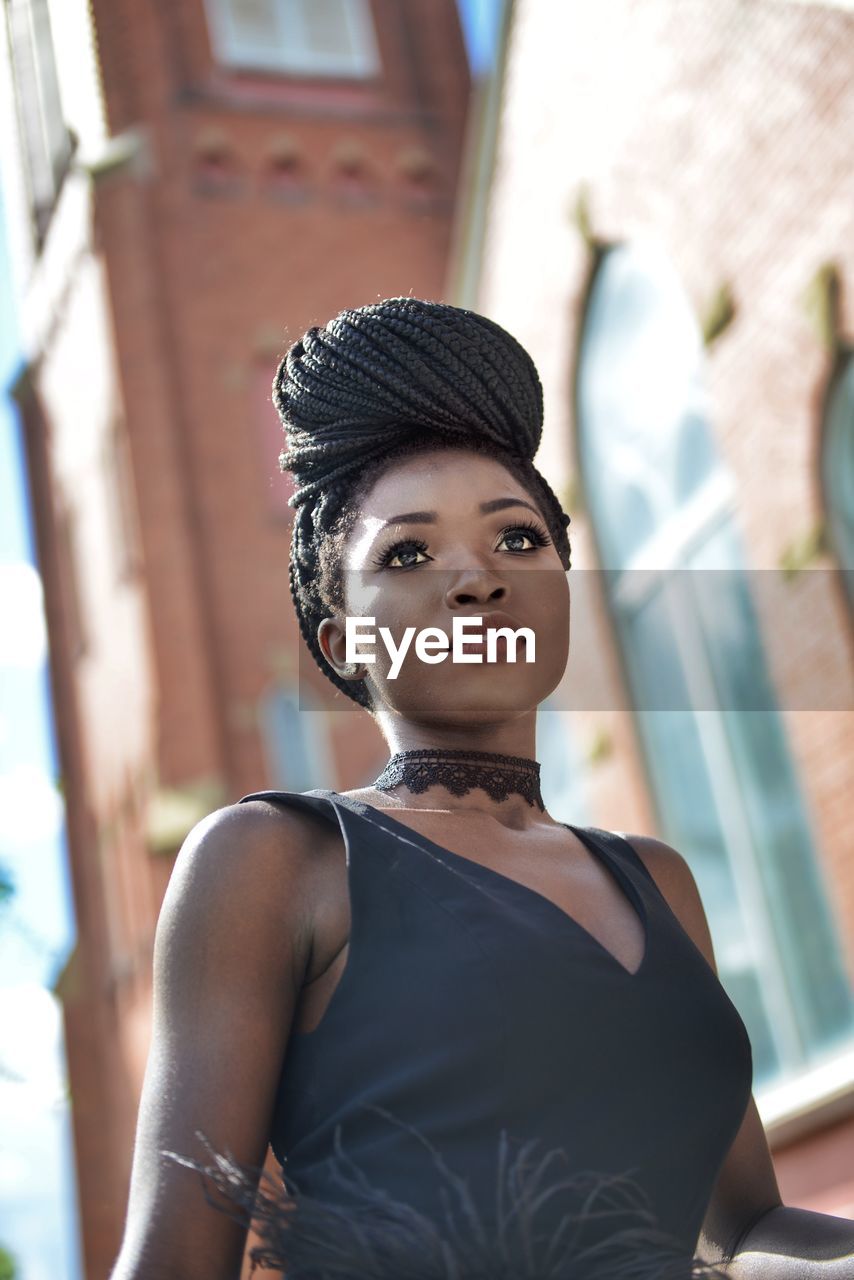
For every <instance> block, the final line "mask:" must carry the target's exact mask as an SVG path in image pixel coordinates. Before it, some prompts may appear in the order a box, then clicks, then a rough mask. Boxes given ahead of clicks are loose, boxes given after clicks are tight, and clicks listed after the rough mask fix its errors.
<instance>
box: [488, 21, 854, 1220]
mask: <svg viewBox="0 0 854 1280" xmlns="http://www.w3.org/2000/svg"><path fill="white" fill-rule="evenodd" d="M852 40H854V15H852V14H851V13H850V12H845V11H844V10H843V8H841V7H840V8H838V9H837V8H835V7H834V6H833V5H832V4H828V5H821V6H819V5H801V4H789V3H754V4H750V5H743V4H740V3H737V2H736V0H723V2H722V3H718V4H715V5H687V4H686V5H678V4H671V3H667V2H666V0H650V2H649V3H645V4H642V5H638V4H631V3H628V0H609V2H608V3H606V4H601V5H565V6H561V5H555V4H551V5H550V4H547V3H543V2H542V0H516V3H515V5H514V11H513V21H512V27H511V35H510V46H509V52H508V69H507V76H506V81H505V85H504V99H503V111H502V116H501V124H500V130H499V142H498V150H497V158H496V171H495V179H494V185H493V190H492V200H491V205H490V214H489V217H488V221H487V227H486V236H485V249H484V257H483V273H482V279H481V290H480V298H479V305H480V306H481V308H482V309H483V310H485V311H486V312H487V313H488V314H490V315H492V316H494V317H495V318H496V319H497V320H499V321H500V322H501V323H503V324H505V325H507V327H508V328H510V329H511V331H512V332H513V333H515V334H516V335H517V336H518V337H519V338H520V339H521V341H523V342H524V343H525V344H526V345H527V346H528V347H529V349H530V350H531V352H532V354H533V355H534V357H535V359H536V360H537V363H538V366H539V368H540V372H541V374H542V377H543V382H544V387H545V400H546V424H547V426H546V439H545V442H544V446H543V450H542V453H541V455H540V456H541V459H542V460H543V465H544V467H545V468H546V469H547V472H548V474H549V475H550V476H551V478H552V479H553V480H554V481H555V482H556V483H557V484H559V485H560V484H563V483H568V482H569V480H570V479H571V477H573V475H574V473H575V472H576V465H577V464H576V456H577V441H576V436H575V430H576V424H575V422H574V416H573V404H572V379H573V373H574V362H575V358H576V352H577V347H578V340H579V335H580V328H581V323H582V318H583V300H584V290H585V287H586V284H587V281H588V278H589V272H590V267H591V254H590V249H589V247H588V244H587V243H586V241H585V238H584V236H583V235H582V234H581V232H580V229H579V220H578V218H577V214H576V211H577V209H578V206H579V203H580V202H581V203H582V204H584V205H585V206H586V209H587V215H588V221H589V228H590V231H591V232H592V235H593V237H595V239H596V240H597V241H599V242H602V243H605V244H607V243H616V242H623V241H627V242H631V241H633V240H636V239H640V238H644V237H653V238H655V239H656V240H658V241H659V242H661V243H663V245H664V246H665V247H666V249H667V251H668V253H669V255H670V257H671V259H672V261H673V263H674V264H675V266H676V269H677V270H678V272H679V275H680V276H681V279H682V281H683V283H684V286H685V288H686V290H687V292H688V295H689V297H690V299H691V302H692V304H693V306H694V308H695V311H696V313H697V315H698V317H699V318H702V317H703V316H704V314H705V313H706V311H707V308H708V306H709V303H710V302H711V300H712V298H713V297H714V295H715V293H716V291H717V290H718V289H719V288H720V286H721V285H723V284H726V285H728V286H729V288H730V289H731V292H732V295H733V298H734V301H735V307H736V312H735V317H734V319H733V321H732V323H731V324H730V325H729V327H728V328H727V329H726V330H725V331H724V332H723V333H722V334H721V336H720V337H719V338H718V339H717V341H716V342H715V343H714V345H712V346H711V347H710V349H709V351H708V353H707V371H706V380H707V386H708V390H709V393H710V402H711V418H712V422H713V425H714V429H715V434H716V438H717V442H718V447H719V449H720V451H721V453H722V455H723V458H724V461H725V463H726V465H727V466H728V468H729V469H730V471H731V473H732V474H733V476H734V479H735V484H736V489H737V509H738V519H739V523H740V527H741V530H742V533H743V536H744V540H745V545H746V550H747V556H748V563H749V565H750V567H751V568H754V569H778V568H779V566H780V564H781V562H782V561H783V559H784V557H785V555H786V553H787V551H789V550H790V549H791V547H792V545H793V544H794V543H796V542H797V541H798V540H799V539H802V538H804V537H806V536H807V535H808V534H809V533H810V531H811V530H812V529H813V528H814V527H815V526H816V524H817V523H818V522H819V521H820V520H821V519H822V516H823V510H822V496H821V485H820V482H819V452H820V443H821V428H822V424H821V404H822V397H823V394H824V390H825V387H826V384H827V379H828V377H829V374H830V371H831V368H832V363H833V352H832V350H829V349H828V347H827V346H826V345H825V343H824V342H823V340H822V337H821V333H820V330H819V328H818V326H817V325H816V323H815V321H814V318H813V316H812V314H811V312H810V309H809V307H808V304H807V295H808V292H809V290H810V288H811V286H812V285H813V283H814V281H815V279H816V276H817V273H818V272H819V270H820V268H821V267H822V266H823V264H825V263H827V262H832V263H835V264H836V266H837V268H838V271H839V274H840V278H841V281H842V300H841V306H840V312H839V317H838V321H839V333H840V338H841V339H842V340H844V341H846V342H847V343H848V344H850V343H851V341H852V339H854V237H852V234H851V230H852V224H851V209H852V208H853V207H854V177H852V171H851V166H850V163H849V159H848V149H849V148H848V140H849V139H850V136H851V130H852V127H854V81H852V78H851V54H850V51H851V46H852ZM572 532H573V565H574V567H577V568H578V569H582V570H583V569H585V568H591V567H594V566H595V564H596V559H595V554H594V548H593V543H592V540H591V530H590V527H589V524H588V523H587V521H586V519H585V516H584V513H583V511H582V510H581V508H580V505H579V507H578V509H577V510H574V511H573V526H572ZM834 563H835V562H834V560H833V558H832V556H830V555H829V554H827V553H819V554H817V555H816V556H815V557H814V558H813V559H812V560H811V561H810V562H809V565H808V568H809V569H821V568H824V567H826V568H830V567H832V566H833V564H834ZM788 599H789V604H788V607H787V610H786V615H785V618H784V619H781V618H780V617H779V615H777V616H774V617H764V618H763V622H764V624H765V626H766V630H767V640H768V642H769V651H770V658H771V661H772V667H773V670H774V673H775V676H776V678H777V680H778V688H779V689H780V690H781V701H782V703H783V706H784V708H785V707H787V706H788V707H789V708H790V709H789V710H787V711H785V712H784V715H785V722H786V728H787V731H788V734H789V738H790V744H791V747H792V751H793V754H794V757H795V761H796V765H797V769H798V773H799V777H800V782H801V784H802V787H803V789H804V793H805V802H806V805H807V810H808V815H809V819H810V822H811V825H812V830H813V835H814V843H815V847H816V850H817V856H818V858H819V860H820V869H821V872H822V876H823V878H824V881H825V883H826V885H827V888H828V897H829V901H830V906H831V910H832V912H833V913H834V916H835V918H836V921H837V923H838V925H839V929H840V932H841V935H842V937H843V941H844V945H845V947H846V948H847V958H848V963H849V966H850V972H851V973H852V977H854V858H852V854H854V813H852V806H851V803H850V797H851V794H852V781H854V776H852V775H854V770H852V758H854V711H852V707H851V705H850V700H846V698H845V694H844V692H841V695H840V696H841V697H842V703H841V705H839V704H837V709H835V710H828V709H827V708H828V707H832V706H833V705H834V703H833V701H832V696H833V695H832V693H831V692H830V691H831V690H833V689H836V690H838V691H844V690H846V689H850V687H851V679H852V662H853V661H854V643H852V642H853V641H854V632H853V631H852V619H851V616H850V612H849V609H848V607H847V605H846V603H845V601H844V599H843V597H842V593H841V592H840V591H839V590H838V589H837V587H836V585H835V584H834V583H832V582H831V581H830V575H829V574H821V573H814V574H812V575H810V574H809V573H808V572H805V573H802V575H801V577H800V578H799V579H797V580H796V581H795V583H794V584H793V585H792V588H791V595H790V596H789V597H788ZM593 625H594V631H595V634H596V636H597V648H598V649H599V651H600V652H602V653H604V654H607V653H608V652H609V651H610V652H611V653H613V635H612V633H611V629H610V627H609V625H608V623H607V619H606V618H605V617H604V615H603V616H601V617H598V616H597V618H596V619H594V624H593ZM819 651H820V656H819ZM816 663H819V664H820V665H821V667H822V669H823V672H824V677H825V680H824V684H823V685H819V684H817V683H816ZM615 671H616V668H615ZM805 675H807V676H808V677H809V679H810V681H811V682H812V687H813V689H814V690H819V689H820V690H821V691H822V693H820V695H819V696H824V697H825V699H826V700H825V701H824V703H823V705H824V708H825V709H823V710H804V709H792V708H797V707H799V706H800V707H803V706H804V705H810V704H809V703H806V704H805V703H804V695H803V682H804V677H805ZM613 678H614V680H615V681H616V680H618V676H617V675H616V674H615V676H614V677H613ZM620 699H621V694H620V693H619V692H618V686H617V684H615V685H614V701H613V704H612V705H619V702H620ZM813 705H815V704H814V703H813ZM603 730H604V731H606V732H607V733H608V734H610V735H611V737H612V745H613V749H612V751H611V754H610V755H608V756H607V757H606V758H605V759H604V761H603V763H601V764H599V765H596V766H592V767H591V768H590V770H589V785H590V790H591V799H592V803H593V804H594V806H595V809H596V812H597V814H598V815H599V817H598V820H599V821H600V822H601V823H602V825H606V826H614V827H617V829H623V830H626V829H629V830H632V829H633V830H641V831H643V830H647V831H653V830H654V818H653V815H652V813H651V811H650V807H649V795H648V791H647V786H646V782H645V778H644V772H643V769H642V764H641V758H640V755H639V752H638V750H637V744H636V739H635V734H634V730H633V727H632V724H631V718H630V717H629V716H627V715H626V714H625V713H620V712H609V713H605V712H603V713H601V714H599V713H597V714H595V715H594V714H592V713H586V714H585V715H583V716H580V717H579V718H578V732H579V733H580V735H581V736H582V738H590V739H591V740H592V738H593V737H594V736H595V735H596V734H597V733H600V732H601V731H603ZM846 1143H847V1144H848V1147H849V1148H850V1133H849V1132H848V1131H847V1130H845V1129H844V1128H843V1126H842V1124H841V1123H836V1124H835V1125H834V1126H832V1127H831V1128H830V1129H829V1130H827V1131H826V1132H825V1133H824V1134H823V1135H822V1137H821V1138H820V1139H819V1138H816V1139H815V1145H814V1146H813V1147H811V1146H810V1140H809V1139H808V1138H803V1139H801V1140H800V1141H799V1142H797V1143H794V1144H792V1145H790V1146H789V1147H788V1148H787V1150H785V1151H783V1150H782V1149H778V1150H777V1153H776V1159H777V1162H778V1168H779V1171H780V1177H781V1183H782V1184H783V1185H784V1187H785V1188H787V1189H788V1190H790V1192H791V1194H792V1195H793V1196H795V1197H796V1198H797V1203H801V1204H805V1205H807V1206H809V1205H810V1203H811V1202H814V1203H815V1205H816V1207H821V1208H824V1209H829V1208H830V1207H831V1205H835V1206H836V1210H835V1211H837V1212H851V1211H852V1210H851V1189H850V1179H848V1180H847V1181H846V1179H843V1178H842V1176H841V1174H840V1175H839V1176H838V1177H836V1178H835V1181H834V1179H831V1180H830V1182H828V1181H827V1178H826V1177H822V1176H819V1170H820V1168H821V1166H822V1164H823V1165H824V1169H825V1172H826V1170H827V1169H829V1168H837V1166H838V1163H839V1161H840V1160H843V1162H844V1157H843V1151H844V1150H845V1144H846ZM819 1149H820V1150H821V1152H822V1153H823V1155H822V1156H821V1157H819V1155H818V1153H819ZM831 1151H832V1152H833V1155H832V1156H831ZM834 1161H835V1162H836V1163H834ZM847 1163H848V1165H849V1166H850V1155H849V1158H848V1161H847ZM846 1206H848V1207H847V1209H846ZM831 1211H833V1210H831Z"/></svg>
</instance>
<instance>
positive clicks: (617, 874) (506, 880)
mask: <svg viewBox="0 0 854 1280" xmlns="http://www.w3.org/2000/svg"><path fill="white" fill-rule="evenodd" d="M325 794H326V795H329V796H335V797H336V798H337V799H338V800H340V801H342V803H343V804H345V805H346V807H347V808H348V809H349V810H350V812H351V813H355V814H356V815H357V816H358V817H362V818H365V819H366V821H368V822H370V821H371V819H370V818H368V817H367V816H366V814H365V813H364V812H363V811H364V810H366V809H367V810H369V811H370V812H371V813H372V814H376V815H377V816H378V817H379V819H380V821H379V824H378V825H379V826H381V827H383V829H384V830H387V831H389V832H390V834H391V835H394V836H397V837H398V838H399V839H403V840H406V839H408V840H409V842H410V843H411V844H414V845H415V847H416V848H418V847H422V848H423V846H424V845H427V846H429V849H428V850H427V851H428V852H429V851H430V850H433V851H434V852H435V853H437V854H439V855H440V856H441V857H443V858H450V859H451V860H452V861H453V862H458V863H461V864H463V865H465V866H466V867H471V868H474V869H475V870H476V871H479V872H480V873H482V874H483V875H485V876H486V877H487V879H492V880H494V881H498V882H500V883H501V884H503V885H505V886H507V887H509V888H511V889H513V890H514V891H516V892H519V893H521V894H522V895H523V896H525V897H528V898H530V899H534V900H536V901H537V902H538V903H540V904H541V905H542V904H544V906H545V909H546V910H547V911H550V912H551V913H553V914H556V917H558V918H560V920H561V921H562V922H563V923H564V925H566V924H567V923H568V924H569V926H570V928H572V929H575V930H576V932H578V933H580V934H581V935H582V936H583V937H585V938H586V939H587V940H588V941H589V942H590V943H591V944H592V945H593V946H594V947H595V948H596V949H597V950H598V951H599V952H601V954H602V955H603V956H606V957H607V959H608V960H609V961H610V963H611V964H613V965H615V966H616V967H617V969H619V970H620V972H621V973H622V974H624V975H625V977H627V978H637V977H639V976H640V973H641V971H642V970H643V968H644V967H645V965H646V963H647V961H648V959H649V951H650V930H649V916H648V914H647V910H646V904H645V903H644V900H643V897H642V895H641V894H640V893H639V891H638V888H637V886H636V885H635V883H634V881H633V880H632V879H631V877H630V876H629V875H628V874H627V873H626V870H625V868H624V867H623V866H621V864H620V862H619V860H618V859H617V858H615V857H614V855H613V854H612V853H611V852H610V850H609V849H608V848H607V847H606V846H605V845H604V844H602V843H601V842H600V841H598V840H597V839H596V837H595V836H591V835H588V834H586V833H585V830H584V828H583V827H575V826H573V825H572V823H570V822H561V823H560V826H562V827H566V829H567V831H571V832H572V833H573V835H575V836H576V837H577V839H579V840H580V841H581V843H582V844H583V845H584V847H585V848H586V849H587V850H588V851H589V852H590V853H592V854H593V856H594V857H595V858H597V859H598V861H599V862H600V863H603V864H604V866H605V867H606V869H608V870H610V871H611V874H612V875H613V877H614V878H615V879H616V880H617V883H618V884H619V885H620V887H621V888H622V889H623V896H624V897H626V898H628V900H629V902H630V905H632V906H633V907H634V910H635V913H636V915H637V916H638V919H639V920H640V922H641V927H642V929H643V954H642V956H641V959H640V963H639V964H638V967H637V968H636V969H627V968H626V966H625V965H624V964H623V963H622V961H621V960H618V959H617V957H616V956H615V955H614V953H613V951H609V950H608V948H607V947H606V946H605V945H604V943H602V942H600V941H599V939H598V938H596V937H594V935H593V934H592V933H591V932H590V930H589V929H585V927H584V925H583V924H581V922H580V921H579V920H577V919H576V918H575V916H571V915H570V914H569V912H568V911H564V909H563V907H561V906H559V905H558V904H557V903H556V902H555V901H554V899H553V898H549V897H548V896H547V895H546V894H545V893H541V892H540V890H539V889H534V888H532V887H531V886H530V885H527V884H523V883H522V881H521V880H515V879H514V878H513V876H508V875H506V874H505V873H504V872H503V871H497V870H496V869H495V868H494V867H489V866H486V865H485V864H484V863H482V862H478V861H477V860H476V859H475V858H467V857H466V855H465V854H464V853H456V852H455V851H454V850H453V849H447V848H446V847H445V846H444V845H441V844H438V843H437V842H436V841H435V840H431V839H430V837H429V836H425V835H423V834H422V833H421V832H420V831H416V830H415V828H414V827H409V826H407V825H406V823H405V822H401V821H400V820H399V819H398V818H394V817H392V816H390V811H389V810H387V809H379V808H377V806H376V805H372V804H366V803H365V801H364V800H354V799H352V798H351V797H350V796H344V795H342V794H341V792H340V791H327V792H325Z"/></svg>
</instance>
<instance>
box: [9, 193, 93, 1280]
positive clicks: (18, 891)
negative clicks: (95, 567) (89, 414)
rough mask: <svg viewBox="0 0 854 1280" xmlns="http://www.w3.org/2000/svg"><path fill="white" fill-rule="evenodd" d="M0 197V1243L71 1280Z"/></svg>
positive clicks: (59, 924)
mask: <svg viewBox="0 0 854 1280" xmlns="http://www.w3.org/2000/svg"><path fill="white" fill-rule="evenodd" d="M10 285H11V274H10V264H9V258H8V251H7V243H6V225H5V217H4V211H3V205H2V192H0V389H2V394H0V613H2V618H3V625H2V628H0V867H2V869H3V871H4V873H5V874H6V875H8V876H9V877H10V878H11V881H12V884H13V885H14V895H13V897H12V900H11V902H9V903H7V904H6V905H5V906H3V907H0V1134H2V1138H0V1244H2V1245H3V1246H4V1247H5V1248H7V1249H9V1250H10V1251H11V1252H12V1253H13V1254H14V1256H15V1257H16V1259H17V1261H18V1264H19V1272H20V1280H77V1277H78V1276H80V1274H81V1272H80V1267H79V1262H78V1257H79V1243H78V1237H77V1226H76V1213H75V1191H74V1176H73V1160H72V1148H71V1128H70V1120H69V1114H68V1106H67V1101H66V1084H65V1075H66V1071H65V1059H64V1049H63V1039H62V1022H61V1013H60V1008H59V1005H58V1002H57V1001H56V999H55V998H54V997H53V995H52V994H51V992H50V987H51V986H52V984H53V982H54V981H55V980H56V977H57V975H58V973H59V971H60V970H61V968H62V965H63V963H64V961H65V959H66V957H67V955H68V953H69V950H70V947H71V945H72V941H73V936H74V923H73V913H72V906H71V895H70V891H69V884H68V876H67V860H66V856H65V836H64V824H63V808H62V801H61V798H60V796H59V794H58V792H57V790H56V787H55V785H54V780H55V777H56V773H57V767H56V749H55V743H54V738H53V731H52V723H51V713H50V694H49V683H48V669H47V641H46V632H45V624H44V613H43V608H42V599H41V583H40V580H39V577H38V574H37V572H36V570H35V568H34V561H35V554H34V546H33V535H32V525H31V521H30V515H29V510H28V504H27V487H26V481H25V470H24V458H23V447H22V439H21V430H20V424H19V422H18V420H17V416H16V414H15V412H14V408H13V405H12V403H11V401H10V399H9V397H8V395H7V394H6V392H5V388H6V387H8V385H9V382H10V380H11V379H12V378H13V376H14V374H15V371H16V369H17V368H18V367H19V362H20V354H19V344H18V340H17V333H16V327H15V317H14V313H13V311H12V289H11V287H10Z"/></svg>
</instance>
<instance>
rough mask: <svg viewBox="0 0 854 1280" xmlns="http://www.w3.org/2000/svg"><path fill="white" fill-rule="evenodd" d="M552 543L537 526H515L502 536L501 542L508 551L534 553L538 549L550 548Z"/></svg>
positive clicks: (505, 531)
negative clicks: (549, 545)
mask: <svg viewBox="0 0 854 1280" xmlns="http://www.w3.org/2000/svg"><path fill="white" fill-rule="evenodd" d="M550 541H551V539H550V538H549V537H548V535H547V534H546V533H544V531H543V530H542V529H538V528H537V527H536V525H525V524H522V525H513V527H512V528H510V529H505V530H504V532H503V533H502V535H501V542H503V543H504V545H505V546H506V547H507V549H508V551H533V550H535V548H537V547H545V546H548V544H549V542H550Z"/></svg>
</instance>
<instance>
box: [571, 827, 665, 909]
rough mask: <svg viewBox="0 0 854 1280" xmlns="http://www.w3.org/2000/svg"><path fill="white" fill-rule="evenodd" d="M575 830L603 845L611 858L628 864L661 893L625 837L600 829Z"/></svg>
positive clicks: (641, 859) (653, 878)
mask: <svg viewBox="0 0 854 1280" xmlns="http://www.w3.org/2000/svg"><path fill="white" fill-rule="evenodd" d="M577 829H578V830H579V831H583V832H585V834H586V835H589V836H590V837H591V839H593V840H596V841H598V843H599V844H601V845H604V847H605V848H606V849H607V851H608V852H609V853H610V854H611V855H612V857H614V858H616V859H617V861H618V862H620V863H622V865H623V866H625V864H626V863H627V862H628V863H630V864H631V866H633V867H635V868H637V870H639V871H640V872H641V874H642V875H643V876H645V878H646V879H647V880H648V881H649V883H650V884H651V885H652V886H653V888H654V889H656V890H658V892H659V893H660V892H661V890H660V889H659V888H658V885H657V883H656V880H655V877H654V876H653V874H652V872H651V871H650V869H649V867H648V866H647V865H646V863H645V862H644V860H643V858H642V857H641V856H640V854H639V853H638V851H637V849H635V848H634V846H633V845H631V844H630V843H629V841H628V840H627V839H626V838H625V836H620V835H617V832H616V831H605V830H603V829H602V828H601V827H578V828H577Z"/></svg>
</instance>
